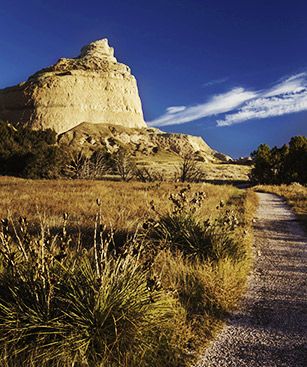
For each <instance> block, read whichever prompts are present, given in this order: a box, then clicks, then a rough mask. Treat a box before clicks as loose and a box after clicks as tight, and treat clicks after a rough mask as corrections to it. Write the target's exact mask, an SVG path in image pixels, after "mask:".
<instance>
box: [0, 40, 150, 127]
mask: <svg viewBox="0 0 307 367" xmlns="http://www.w3.org/2000/svg"><path fill="white" fill-rule="evenodd" d="M0 118H1V119H3V120H7V121H10V122H13V123H22V124H27V125H29V126H30V127H32V128H35V129H39V128H53V129H54V130H55V131H56V132H58V133H63V132H65V131H68V130H69V129H71V128H73V127H75V126H77V125H78V124H80V123H82V122H85V121H86V122H91V123H108V124H114V125H123V126H126V127H133V128H142V127H146V124H145V122H144V117H143V112H142V105H141V100H140V97H139V94H138V88H137V83H136V79H135V78H134V76H133V75H132V74H131V72H130V68H129V67H128V66H126V65H124V64H121V63H118V62H117V60H116V58H115V57H114V49H113V48H112V47H110V46H109V45H108V40H107V39H102V40H98V41H95V42H92V43H90V44H89V45H87V46H85V47H83V48H82V49H81V54H80V56H79V57H77V58H74V59H66V58H62V59H60V60H59V61H58V62H57V63H56V64H55V65H53V66H50V67H48V68H45V69H42V70H40V71H39V72H37V73H35V74H34V75H32V76H30V77H29V79H28V80H27V81H26V82H24V83H20V84H18V85H17V86H14V87H10V88H6V89H4V90H1V91H0Z"/></svg>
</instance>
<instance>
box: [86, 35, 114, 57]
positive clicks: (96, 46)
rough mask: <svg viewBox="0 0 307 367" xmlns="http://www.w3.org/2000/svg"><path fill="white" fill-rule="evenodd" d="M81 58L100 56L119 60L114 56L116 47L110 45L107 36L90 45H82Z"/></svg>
mask: <svg viewBox="0 0 307 367" xmlns="http://www.w3.org/2000/svg"><path fill="white" fill-rule="evenodd" d="M79 58H99V59H107V60H108V61H110V62H117V60H116V58H115V57H114V48H113V47H110V46H109V43H108V39H107V38H103V39H101V40H97V41H94V42H91V43H90V44H89V45H86V46H84V47H82V49H81V54H80V56H79Z"/></svg>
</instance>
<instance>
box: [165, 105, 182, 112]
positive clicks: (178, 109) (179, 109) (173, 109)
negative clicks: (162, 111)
mask: <svg viewBox="0 0 307 367" xmlns="http://www.w3.org/2000/svg"><path fill="white" fill-rule="evenodd" d="M185 109H186V106H171V107H168V108H167V109H166V111H167V112H168V113H169V114H172V113H177V112H182V111H184V110H185Z"/></svg>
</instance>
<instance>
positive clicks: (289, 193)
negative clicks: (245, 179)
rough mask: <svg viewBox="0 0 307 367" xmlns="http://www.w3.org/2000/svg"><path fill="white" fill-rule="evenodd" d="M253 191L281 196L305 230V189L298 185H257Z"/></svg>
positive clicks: (306, 195)
mask: <svg viewBox="0 0 307 367" xmlns="http://www.w3.org/2000/svg"><path fill="white" fill-rule="evenodd" d="M255 190H257V191H262V192H271V193H273V194H277V195H280V196H283V197H284V198H285V199H286V200H287V202H288V204H289V205H290V206H291V207H292V208H293V210H294V211H295V213H296V214H297V216H298V218H299V219H300V220H301V221H302V223H303V224H304V226H305V228H307V187H306V186H303V185H300V184H298V183H292V184H290V185H271V186H269V185H259V186H256V187H255Z"/></svg>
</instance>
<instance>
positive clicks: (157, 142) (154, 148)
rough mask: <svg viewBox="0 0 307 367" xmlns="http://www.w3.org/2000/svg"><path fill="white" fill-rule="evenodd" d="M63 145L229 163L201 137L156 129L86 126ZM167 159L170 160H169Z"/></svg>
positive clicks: (61, 137) (66, 135)
mask: <svg viewBox="0 0 307 367" xmlns="http://www.w3.org/2000/svg"><path fill="white" fill-rule="evenodd" d="M59 142H60V143H61V144H65V145H68V146H70V147H71V148H73V149H74V150H80V149H82V151H83V152H84V153H85V154H87V153H92V152H93V151H95V150H99V149H102V148H103V149H106V150H107V151H109V152H110V153H114V152H116V151H117V150H118V149H119V148H124V149H126V150H127V151H129V152H130V153H131V154H132V155H134V156H135V157H136V158H140V159H141V160H142V159H145V158H146V157H148V158H149V159H150V157H151V158H159V159H164V158H165V157H168V158H169V157H170V156H176V157H179V156H181V157H182V156H185V155H188V154H192V155H194V156H195V157H196V158H197V159H198V160H199V161H202V162H206V163H208V162H220V161H228V160H229V159H231V158H230V157H227V156H225V155H224V154H222V153H219V152H217V151H215V150H213V149H212V148H210V147H209V145H208V144H206V143H205V142H204V140H203V139H202V138H201V137H198V136H192V135H186V134H170V133H165V132H163V131H161V130H159V129H156V128H143V129H136V128H127V127H124V126H115V125H107V124H90V123H82V124H80V125H79V126H77V127H75V128H73V129H71V130H69V131H67V132H65V133H63V134H60V135H59ZM168 158H167V159H168Z"/></svg>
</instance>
